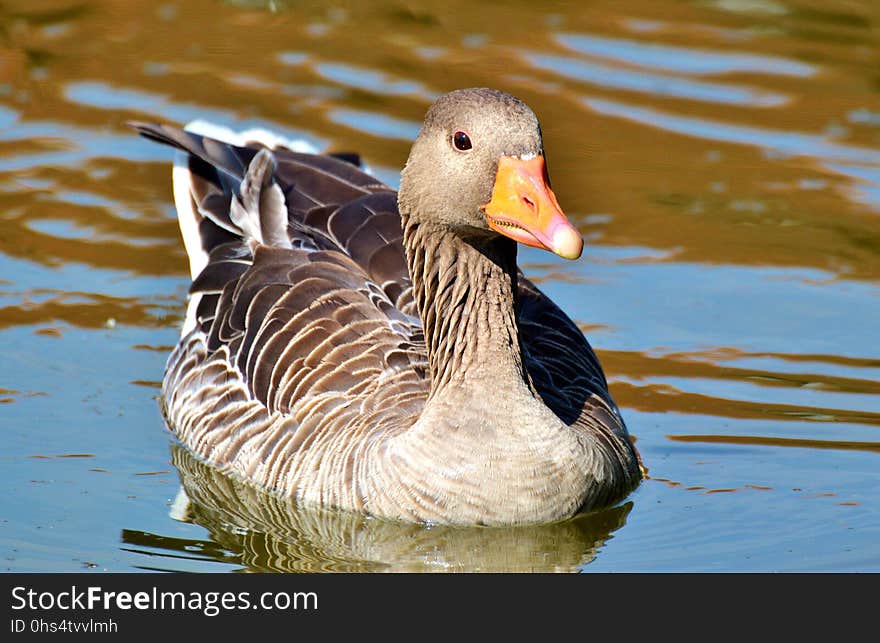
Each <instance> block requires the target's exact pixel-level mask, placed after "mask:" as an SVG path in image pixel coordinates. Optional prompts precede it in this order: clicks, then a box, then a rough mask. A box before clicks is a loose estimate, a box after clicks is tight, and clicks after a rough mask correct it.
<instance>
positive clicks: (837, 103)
mask: <svg viewBox="0 0 880 643" xmlns="http://www.w3.org/2000/svg"><path fill="white" fill-rule="evenodd" d="M878 42H880V3H876V2H873V1H872V0H863V1H861V2H858V1H854V0H851V1H848V2H828V1H827V0H826V1H824V2H819V1H813V0H691V1H681V2H669V1H668V0H639V1H638V2H627V3H620V2H614V1H612V0H597V1H594V2H589V3H563V2H552V1H551V2H541V3H534V2H516V3H482V4H480V3H474V2H463V1H459V0H446V1H444V2H423V3H410V2H407V1H405V0H399V1H389V2H373V3H359V2H329V3H328V2H292V1H291V2H284V1H282V0H276V1H272V2H268V1H261V2H257V1H250V2H247V1H240V2H233V1H229V2H218V1H211V0H195V1H188V2H179V3H176V2H164V3H162V2H160V3H155V2H146V1H143V0H130V1H128V2H112V1H109V0H107V1H106V2H102V1H93V0H89V1H83V0H57V1H56V0H52V1H43V2H35V1H33V0H12V1H9V2H4V3H3V5H2V6H0V203H2V205H0V226H2V227H0V357H2V360H3V369H2V372H0V403H2V404H0V430H2V440H3V448H2V450H0V462H2V467H0V481H2V486H3V489H4V493H3V494H2V499H0V553H2V556H3V559H2V561H3V565H2V569H4V570H6V571H36V572H40V571H89V570H95V571H104V570H106V571H113V572H118V571H139V570H143V571H152V570H185V571H229V572H235V571H241V570H255V571H263V570H341V571H346V570H364V571H372V570H376V571H380V570H413V571H415V570H431V571H447V570H449V571H459V570H464V571H476V570H491V571H520V570H522V571H525V570H559V571H585V572H592V571H665V572H679V571H880V512H878V501H880V475H878V472H880V342H878V339H880V327H878V322H880V71H878V70H880V66H878V62H880V56H878V48H877V45H878ZM469 86H493V87H497V88H500V89H504V90H507V91H509V92H511V93H514V94H516V95H518V96H520V97H521V98H523V99H524V100H525V101H526V102H527V103H529V104H530V105H531V106H532V107H533V108H534V109H535V111H536V112H537V114H538V115H539V117H540V118H541V120H542V124H543V129H544V135H545V145H546V149H547V157H548V162H549V165H550V172H551V176H552V177H553V181H554V189H555V191H556V194H557V196H558V197H559V200H560V203H561V204H562V205H563V208H564V209H565V210H566V212H567V213H568V215H569V216H570V217H571V219H572V220H573V221H574V223H575V224H576V225H577V226H578V227H579V228H580V230H581V231H582V232H583V234H584V236H585V239H586V241H587V246H586V249H585V253H584V258H583V259H581V260H580V261H578V262H566V261H564V260H561V259H559V260H557V259H556V258H555V257H553V256H552V255H550V254H549V253H544V252H540V251H537V250H534V251H533V250H531V249H525V250H523V251H521V254H520V262H521V265H522V266H523V268H524V270H525V271H526V272H527V274H529V275H530V276H532V277H533V278H534V279H535V280H536V281H538V282H539V283H540V285H541V286H542V288H543V289H544V290H545V291H546V292H547V293H548V294H549V295H550V296H551V297H552V298H554V299H555V300H556V301H557V302H558V303H559V304H560V305H561V306H562V307H563V308H564V309H565V310H566V311H567V312H568V313H569V315H571V317H572V318H573V319H575V320H576V321H577V322H578V323H579V324H580V325H581V326H582V328H583V329H584V331H585V332H586V333H587V335H588V337H589V338H590V340H591V342H592V343H593V345H594V346H595V347H596V349H597V351H598V353H599V356H600V359H601V360H602V363H603V365H604V367H605V369H606V372H607V375H608V378H609V382H610V386H611V389H612V393H613V394H614V395H615V397H616V399H617V400H618V402H619V403H620V405H621V407H622V411H623V414H624V417H625V419H626V421H627V423H628V426H629V428H630V431H631V433H632V434H633V435H634V437H635V438H636V439H637V446H638V448H639V450H640V452H641V455H642V458H643V460H644V462H645V465H646V467H647V468H648V477H647V479H646V480H645V481H644V483H643V484H642V485H641V486H640V487H639V488H638V489H637V490H636V491H635V492H634V493H633V494H632V495H631V496H630V497H629V498H628V499H627V500H626V502H624V503H622V504H621V505H620V506H618V507H614V508H612V509H609V510H607V511H603V512H599V513H597V514H593V515H588V516H582V517H579V518H577V519H575V520H571V521H566V522H564V523H561V524H558V525H551V526H545V527H528V528H518V529H451V528H442V527H424V526H418V525H395V524H388V523H385V522H383V521H378V520H372V519H364V518H359V517H356V516H348V515H342V514H338V513H334V512H315V511H305V510H303V509H301V508H298V507H295V506H290V505H288V504H286V503H283V502H281V501H278V500H275V499H271V498H267V497H265V496H262V495H261V494H259V493H256V492H254V491H253V490H250V489H247V488H243V487H241V486H240V485H238V484H236V483H235V482H233V481H231V480H228V479H226V478H223V477H222V476H219V475H217V474H216V473H215V472H213V471H211V470H209V469H207V468H206V467H204V466H203V465H201V464H199V463H197V462H194V461H193V460H192V459H191V458H189V457H188V456H187V454H186V453H185V452H184V451H182V450H180V449H179V448H178V447H177V446H176V445H175V442H174V440H173V438H172V437H171V435H170V433H169V432H168V431H167V430H166V428H165V426H164V423H163V419H162V416H161V413H160V410H159V405H158V403H157V395H158V392H159V391H158V385H159V381H160V380H161V377H162V371H163V367H164V364H165V359H166V356H167V354H168V352H169V350H170V349H171V347H172V346H173V344H174V343H175V342H176V340H177V337H178V333H179V330H178V329H179V324H180V322H181V320H182V317H183V312H184V306H185V299H186V291H187V287H188V285H189V279H188V269H187V264H186V258H185V255H184V251H183V246H182V243H181V242H180V239H179V232H178V229H177V224H176V219H175V215H174V209H173V204H172V197H171V188H170V178H171V171H170V160H171V153H170V151H169V150H168V149H166V148H163V147H161V146H158V145H155V144H152V143H149V142H147V141H144V140H142V139H139V138H138V137H137V136H136V135H135V134H134V133H133V132H132V131H131V130H130V129H128V128H127V127H126V126H125V122H126V121H127V120H129V119H139V120H161V121H170V122H174V123H178V124H182V123H185V122H187V121H190V120H192V119H195V118H202V119H207V120H211V121H213V122H216V123H219V124H222V125H225V126H227V127H231V128H234V129H242V128H247V127H254V126H259V127H264V128H269V129H273V130H277V131H278V132H280V133H283V134H284V135H286V136H288V137H294V138H302V139H305V140H306V141H308V142H310V143H312V144H314V145H316V146H318V147H319V148H321V149H328V150H344V151H357V152H360V153H361V155H362V156H363V158H364V160H365V162H366V163H367V164H368V165H369V166H370V167H371V168H372V170H373V171H374V173H375V174H376V175H377V176H379V177H380V178H381V179H382V180H384V181H386V182H388V183H390V184H392V185H396V184H397V181H398V172H399V169H400V167H401V166H402V164H403V162H404V161H405V159H406V155H407V153H408V148H409V143H410V141H411V139H412V137H413V136H414V135H415V133H416V132H417V130H418V126H419V123H420V121H421V118H422V116H423V114H424V112H425V110H426V108H427V106H428V105H429V103H430V101H431V100H432V98H433V97H435V96H437V95H439V94H440V93H443V92H445V91H448V90H451V89H455V88H458V87H469Z"/></svg>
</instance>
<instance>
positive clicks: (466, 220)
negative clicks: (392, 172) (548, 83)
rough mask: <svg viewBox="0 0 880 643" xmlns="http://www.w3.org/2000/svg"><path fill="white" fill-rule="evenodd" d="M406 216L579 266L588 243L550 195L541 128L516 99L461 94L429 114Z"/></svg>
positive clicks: (405, 194)
mask: <svg viewBox="0 0 880 643" xmlns="http://www.w3.org/2000/svg"><path fill="white" fill-rule="evenodd" d="M398 200H399V204H400V210H401V212H402V213H404V214H405V215H406V216H409V217H410V218H412V219H414V220H415V221H418V222H420V223H422V222H432V223H434V224H438V225H441V226H443V227H445V228H448V229H451V230H453V231H455V232H456V233H457V234H459V235H460V236H462V237H465V238H468V237H470V238H480V237H482V238H486V237H493V236H498V235H501V236H504V237H508V238H510V239H513V240H514V241H518V242H520V243H522V244H525V245H528V246H533V247H537V248H543V249H545V250H549V251H551V252H554V253H556V254H557V255H559V256H561V257H565V258H566V259H577V258H578V257H579V256H580V255H581V251H582V249H583V240H582V238H581V235H580V233H579V232H578V231H577V229H576V228H575V227H574V226H573V225H572V224H571V223H570V222H569V221H568V219H567V218H566V216H565V214H564V213H563V212H562V209H561V208H560V206H559V202H558V201H557V200H556V195H555V194H554V193H553V190H552V189H550V181H549V178H548V175H547V167H546V163H545V160H544V144H543V141H542V138H541V126H540V124H539V123H538V118H537V117H536V116H535V114H534V112H533V111H532V110H531V109H530V108H529V107H528V105H526V104H525V103H523V102H522V101H521V100H519V99H518V98H515V97H514V96H511V95H510V94H506V93H504V92H500V91H497V90H493V89H486V88H472V89H460V90H457V91H454V92H451V93H449V94H445V95H443V96H441V97H440V98H439V99H437V101H436V102H435V103H434V104H433V105H432V106H431V107H430V108H429V110H428V112H427V115H426V116H425V121H424V124H423V125H422V128H421V130H420V132H419V135H418V137H417V138H416V140H415V142H414V143H413V146H412V149H411V151H410V155H409V159H408V160H407V162H406V166H405V167H404V170H403V172H402V174H401V183H400V191H399V195H398Z"/></svg>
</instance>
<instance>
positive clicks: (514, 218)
mask: <svg viewBox="0 0 880 643" xmlns="http://www.w3.org/2000/svg"><path fill="white" fill-rule="evenodd" d="M548 183H549V180H548V178H547V166H546V164H545V163H544V157H543V156H536V157H534V158H531V159H529V160H523V159H518V158H515V157H512V156H502V157H501V160H500V161H499V162H498V172H497V174H496V175H495V185H494V187H493V188H492V199H491V200H490V201H489V203H487V204H486V205H484V206H483V212H485V214H486V221H488V223H489V227H490V228H492V229H493V230H495V232H498V233H499V234H503V235H504V236H505V237H510V238H511V239H513V240H514V241H519V242H520V243H523V244H525V245H527V246H533V247H535V248H544V249H545V250H550V251H551V252H555V253H556V254H558V255H559V256H560V257H565V258H566V259H577V258H578V257H580V256H581V252H582V251H583V249H584V241H583V239H582V238H581V235H580V233H579V232H578V231H577V229H576V228H575V227H574V226H573V225H571V223H569V221H568V219H567V218H566V216H565V214H563V212H562V209H561V208H560V207H559V202H558V201H557V200H556V195H555V194H553V190H551V189H550V186H549V185H548Z"/></svg>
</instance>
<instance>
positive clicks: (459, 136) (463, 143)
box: [452, 130, 473, 152]
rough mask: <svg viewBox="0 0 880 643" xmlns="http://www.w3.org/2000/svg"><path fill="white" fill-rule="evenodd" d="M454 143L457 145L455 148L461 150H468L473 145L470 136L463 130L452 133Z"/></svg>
mask: <svg viewBox="0 0 880 643" xmlns="http://www.w3.org/2000/svg"><path fill="white" fill-rule="evenodd" d="M452 144H453V145H455V149H457V150H458V151H459V152H467V151H468V150H469V149H471V147H473V146H472V145H471V139H470V137H469V136H468V135H467V134H465V133H464V132H462V131H461V130H459V131H457V132H456V133H455V134H453V135H452Z"/></svg>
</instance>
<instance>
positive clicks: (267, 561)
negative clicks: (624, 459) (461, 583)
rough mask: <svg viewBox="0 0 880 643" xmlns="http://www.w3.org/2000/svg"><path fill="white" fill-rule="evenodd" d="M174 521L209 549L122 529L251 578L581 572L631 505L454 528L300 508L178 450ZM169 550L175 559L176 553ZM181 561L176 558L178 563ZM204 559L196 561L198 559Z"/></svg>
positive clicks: (135, 539)
mask: <svg viewBox="0 0 880 643" xmlns="http://www.w3.org/2000/svg"><path fill="white" fill-rule="evenodd" d="M172 462H173V464H174V466H175V467H176V468H177V470H178V472H179V474H180V481H181V489H180V492H179V493H178V497H177V499H176V500H175V502H174V503H173V505H172V508H171V515H172V517H173V518H175V519H177V520H182V521H185V522H190V523H195V524H198V525H200V526H202V527H204V528H205V529H207V530H208V532H209V534H210V541H208V542H205V541H199V540H188V539H180V538H168V537H163V536H161V535H155V534H148V533H144V532H135V531H130V530H125V531H124V532H123V535H122V539H123V541H124V542H125V543H126V544H128V545H136V546H138V547H149V548H151V549H152V550H153V551H152V552H151V553H155V552H156V550H165V552H166V555H167V556H168V557H169V558H174V557H177V555H183V556H185V557H187V558H192V557H196V556H198V557H199V558H200V559H202V560H206V559H207V560H211V561H215V562H223V563H234V564H238V565H241V566H242V567H243V568H244V570H246V571H251V572H319V571H320V572H327V571H338V572H578V571H580V570H581V569H582V568H583V566H584V565H586V564H588V563H590V562H591V561H592V560H593V559H594V558H595V557H596V555H597V553H598V551H599V549H600V548H601V547H602V546H603V545H604V543H605V542H606V541H607V540H608V539H609V538H610V537H611V534H612V533H613V532H615V531H616V530H618V529H620V528H621V527H622V526H623V525H624V524H625V522H626V518H627V516H628V515H629V512H630V510H631V509H632V506H633V504H632V502H627V503H625V504H622V505H618V506H615V507H611V508H609V509H604V510H602V511H598V512H593V513H589V514H581V515H578V516H575V517H573V518H570V519H568V520H564V521H561V522H556V523H552V524H549V525H530V526H516V527H453V526H446V525H424V524H415V523H402V522H396V521H389V520H383V519H378V518H371V517H367V516H363V515H359V514H354V513H350V512H344V511H339V510H330V509H321V508H313V507H303V506H298V505H297V504H296V503H294V502H292V501H289V500H285V499H282V498H279V497H276V496H273V495H270V494H267V493H265V492H262V491H259V490H257V489H255V488H254V487H252V486H249V485H247V484H245V483H243V482H241V481H239V480H236V479H234V478H232V477H229V476H227V475H225V474H223V473H222V472H220V471H219V470H217V469H215V468H213V467H210V466H208V465H205V464H203V463H202V462H199V461H198V460H196V459H195V458H194V457H193V456H192V455H190V454H189V453H187V452H186V451H185V450H184V449H181V448H180V447H177V446H172ZM169 550H171V551H169ZM175 552H176V555H175ZM196 552H198V553H196Z"/></svg>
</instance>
